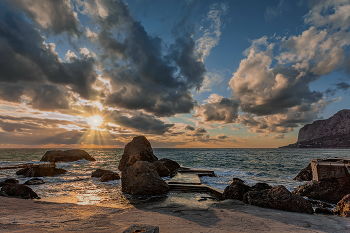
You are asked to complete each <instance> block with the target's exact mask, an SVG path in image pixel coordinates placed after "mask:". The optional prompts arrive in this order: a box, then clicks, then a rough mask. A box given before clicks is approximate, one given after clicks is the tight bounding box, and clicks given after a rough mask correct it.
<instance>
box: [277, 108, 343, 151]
mask: <svg viewBox="0 0 350 233" xmlns="http://www.w3.org/2000/svg"><path fill="white" fill-rule="evenodd" d="M283 148H350V110H349V109H343V110H341V111H339V112H337V113H336V114H334V115H333V116H332V117H330V118H328V119H326V120H317V121H314V122H313V123H312V124H307V125H304V127H302V128H301V129H300V130H299V135H298V141H297V142H296V143H294V144H290V145H288V146H284V147H283Z"/></svg>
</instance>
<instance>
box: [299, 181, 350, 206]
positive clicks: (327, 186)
mask: <svg viewBox="0 0 350 233" xmlns="http://www.w3.org/2000/svg"><path fill="white" fill-rule="evenodd" d="M293 193H295V194H298V195H301V196H305V197H308V198H312V199H316V200H321V201H325V202H329V203H333V204H336V203H337V202H339V201H340V200H341V199H342V198H343V197H344V196H345V195H347V194H349V193H350V177H345V178H340V179H335V178H332V179H325V180H321V181H310V182H308V183H306V184H303V185H300V186H299V187H297V188H296V189H295V190H294V191H293Z"/></svg>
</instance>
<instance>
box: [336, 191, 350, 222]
mask: <svg viewBox="0 0 350 233" xmlns="http://www.w3.org/2000/svg"><path fill="white" fill-rule="evenodd" d="M337 211H338V213H339V214H340V215H341V216H344V217H350V194H348V195H346V196H345V197H343V198H342V199H341V200H340V201H339V202H338V203H337Z"/></svg>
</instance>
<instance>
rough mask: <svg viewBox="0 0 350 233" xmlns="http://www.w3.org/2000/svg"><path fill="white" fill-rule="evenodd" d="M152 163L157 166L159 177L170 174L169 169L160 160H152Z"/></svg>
mask: <svg viewBox="0 0 350 233" xmlns="http://www.w3.org/2000/svg"><path fill="white" fill-rule="evenodd" d="M153 164H154V165H155V166H156V168H157V173H158V175H159V176H160V177H165V176H169V175H170V171H169V169H168V168H167V167H166V166H165V165H164V163H162V162H160V161H155V162H153Z"/></svg>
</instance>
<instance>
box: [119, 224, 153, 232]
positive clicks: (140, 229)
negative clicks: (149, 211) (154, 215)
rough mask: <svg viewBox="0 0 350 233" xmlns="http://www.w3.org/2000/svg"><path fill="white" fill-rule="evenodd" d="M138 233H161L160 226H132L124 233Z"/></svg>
mask: <svg viewBox="0 0 350 233" xmlns="http://www.w3.org/2000/svg"><path fill="white" fill-rule="evenodd" d="M136 232H142V233H159V227H158V226H150V225H132V226H131V227H129V228H128V229H126V230H125V231H123V233H136Z"/></svg>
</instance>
